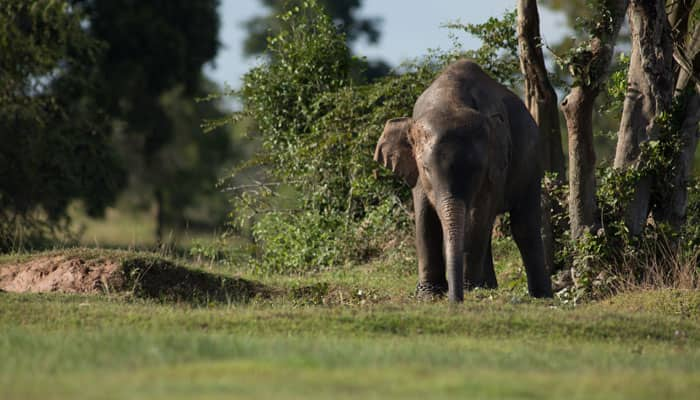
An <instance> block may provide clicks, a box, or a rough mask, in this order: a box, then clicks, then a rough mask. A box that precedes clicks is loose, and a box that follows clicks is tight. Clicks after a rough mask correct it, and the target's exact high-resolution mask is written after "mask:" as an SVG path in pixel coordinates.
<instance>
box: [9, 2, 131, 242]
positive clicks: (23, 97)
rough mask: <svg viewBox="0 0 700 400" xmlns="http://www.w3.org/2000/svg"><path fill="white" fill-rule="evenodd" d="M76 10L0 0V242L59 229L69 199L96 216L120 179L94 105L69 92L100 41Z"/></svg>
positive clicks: (84, 88) (79, 86) (78, 88)
mask: <svg viewBox="0 0 700 400" xmlns="http://www.w3.org/2000/svg"><path fill="white" fill-rule="evenodd" d="M82 18H83V15H82V14H81V13H80V10H79V9H77V8H74V7H71V6H70V5H69V4H68V3H67V2H66V1H48V0H46V1H43V0H41V1H35V2H25V1H14V0H13V1H6V2H3V3H2V4H0V54H2V57H0V141H1V142H2V147H0V251H2V250H7V249H8V248H12V247H16V246H32V242H35V241H36V240H41V239H42V238H44V237H46V236H47V235H49V236H51V235H52V234H54V233H56V232H57V231H60V230H62V229H61V227H64V226H65V224H64V223H62V222H60V220H65V218H66V208H67V206H68V204H69V203H70V202H71V201H73V200H76V199H80V200H82V201H83V202H84V203H85V206H86V209H87V211H88V213H89V214H91V215H99V214H100V213H101V212H102V211H103V210H104V208H105V206H106V205H108V204H109V203H110V202H111V201H112V200H113V199H114V197H115V195H116V193H117V192H118V190H119V189H120V187H121V186H122V185H123V183H124V175H123V170H122V169H121V167H120V162H119V160H118V157H117V155H116V154H115V152H114V150H113V146H112V143H111V141H110V136H109V134H108V131H107V129H106V120H105V118H104V114H103V113H101V112H100V109H99V107H98V106H97V105H96V104H95V103H94V102H93V101H92V100H91V99H89V98H85V99H84V100H82V101H78V102H76V101H74V99H75V98H76V97H80V96H81V95H82V94H84V93H86V92H88V91H90V90H92V86H91V85H90V83H91V82H90V81H89V80H88V76H89V72H88V71H89V70H90V68H92V66H93V65H94V62H95V60H96V58H97V57H99V54H100V53H101V50H102V47H101V45H100V42H98V41H96V40H94V38H92V37H90V36H89V35H87V34H86V33H85V32H84V30H83V29H82V25H81V23H82ZM46 219H48V223H46V222H45V220H46Z"/></svg>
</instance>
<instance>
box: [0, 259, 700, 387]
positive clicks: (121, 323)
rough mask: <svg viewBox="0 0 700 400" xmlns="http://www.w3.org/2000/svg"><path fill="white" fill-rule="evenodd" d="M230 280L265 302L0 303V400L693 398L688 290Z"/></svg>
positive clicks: (42, 299) (1, 299)
mask: <svg viewBox="0 0 700 400" xmlns="http://www.w3.org/2000/svg"><path fill="white" fill-rule="evenodd" d="M81 252H82V253H81ZM69 253H71V254H84V256H85V257H90V256H94V257H97V256H111V257H117V256H120V257H122V258H121V259H123V260H133V259H135V258H136V259H140V258H143V257H145V256H146V255H143V254H134V253H128V252H122V253H120V252H105V251H94V250H91V251H86V250H79V249H78V250H70V251H69ZM13 257H14V258H13ZM18 257H20V258H21V257H24V258H25V259H26V256H5V257H3V258H0V264H2V263H3V262H8V261H12V260H17V259H18ZM150 257H154V258H157V257H156V256H155V255H150ZM180 262H182V261H180ZM509 262H510V261H507V260H506V261H503V262H502V265H506V264H508V263H509ZM0 268H2V267H1V266H0ZM199 268H200V269H204V270H205V271H210V272H217V273H223V274H224V275H231V274H233V273H235V272H236V271H234V270H231V269H230V267H228V268H224V269H217V268H216V266H215V265H211V264H207V265H204V266H199ZM500 269H501V275H503V274H505V273H506V272H507V274H508V275H509V276H511V277H512V282H517V281H519V279H520V278H519V277H518V276H517V272H513V271H512V270H508V271H505V270H504V269H503V266H502V267H501V268H500ZM239 272H240V273H242V274H243V275H244V277H247V278H255V279H261V280H262V281H263V283H264V284H265V285H267V286H269V287H274V288H277V290H276V291H275V294H274V295H273V296H272V297H260V298H253V299H252V300H250V299H249V300H247V301H246V302H245V303H235V302H232V303H226V302H218V303H189V302H175V303H173V302H168V301H165V300H164V299H158V298H156V299H143V298H139V297H136V296H128V295H127V296H125V295H123V294H122V295H110V296H76V295H60V294H50V295H49V294H32V295H28V294H22V295H21V294H11V293H0V399H3V400H5V399H75V398H95V399H123V398H133V399H161V398H162V399H166V398H167V399H189V398H197V399H230V398H241V399H267V398H276V399H277V398H280V399H324V398H333V399H336V398H340V399H343V398H348V399H350V398H352V399H355V398H371V399H374V398H377V399H380V398H381V399H383V398H400V399H414V398H417V399H441V398H470V399H480V398H494V399H561V398H571V399H625V398H633V399H659V398H677V399H684V398H688V399H692V398H696V396H697V393H698V390H700V346H698V345H699V344H700V315H699V313H698V311H699V310H700V293H698V292H697V291H678V290H659V291H646V292H634V293H626V294H622V295H618V296H616V297H614V298H611V299H608V300H605V301H600V302H595V303H589V304H583V305H579V306H577V307H572V306H571V305H567V304H562V303H560V302H558V301H556V300H549V301H546V300H545V301H543V300H533V299H530V298H529V297H527V296H524V295H523V292H522V287H520V286H518V285H512V287H504V288H503V289H500V290H497V291H477V292H473V293H470V294H468V296H467V299H466V301H465V303H464V304H462V305H458V306H451V305H450V304H448V303H447V302H445V301H436V302H418V301H416V300H415V299H414V298H413V297H412V296H411V292H412V287H413V285H414V284H415V282H414V280H415V277H414V276H413V274H412V273H410V272H409V270H408V269H407V268H404V267H402V266H393V265H387V264H386V263H384V264H382V263H378V264H369V265H364V266H357V267H346V268H341V269H336V270H332V271H325V272H319V273H315V274H308V275H305V276H297V277H288V276H267V277H260V276H255V275H249V274H248V273H246V272H241V271H239Z"/></svg>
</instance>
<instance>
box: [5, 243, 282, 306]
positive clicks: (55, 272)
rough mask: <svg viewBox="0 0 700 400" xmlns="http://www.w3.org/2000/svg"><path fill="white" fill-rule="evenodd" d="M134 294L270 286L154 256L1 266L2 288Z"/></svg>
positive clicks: (222, 294)
mask: <svg viewBox="0 0 700 400" xmlns="http://www.w3.org/2000/svg"><path fill="white" fill-rule="evenodd" d="M2 291H6V292H18V293H25V292H30V293H37V292H41V293H44V292H60V293H129V294H133V295H134V296H137V297H144V298H152V299H159V300H164V301H184V302H194V303H208V302H246V301H249V300H250V299H252V298H254V297H268V296H269V295H270V290H269V288H267V287H265V286H263V285H262V284H260V283H257V282H253V281H249V280H245V279H242V278H237V277H228V276H222V275H217V274H211V273H208V272H205V271H200V270H196V269H191V268H186V267H183V266H180V265H177V264H175V263H173V262H171V261H167V260H164V259H162V258H159V257H157V256H153V255H144V256H130V257H80V256H71V255H60V254H59V255H43V256H36V257H34V258H31V259H29V260H24V261H18V262H12V263H8V264H4V265H0V292H2Z"/></svg>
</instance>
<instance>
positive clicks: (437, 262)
mask: <svg viewBox="0 0 700 400" xmlns="http://www.w3.org/2000/svg"><path fill="white" fill-rule="evenodd" d="M538 140H539V130H538V128H537V125H536V124H535V121H534V120H533V119H532V117H531V116H530V113H529V112H528V110H527V108H526V107H525V105H524V104H523V102H522V101H521V100H520V99H519V98H518V97H517V96H516V95H515V94H513V93H512V92H511V91H509V90H508V89H507V88H506V87H504V86H503V85H501V84H499V83H498V82H496V81H494V80H493V79H492V78H491V77H489V76H488V75H487V74H486V73H485V72H484V71H483V70H482V69H481V68H480V67H479V66H478V65H477V64H475V63H473V62H471V61H467V60H460V61H457V62H455V63H453V64H451V65H450V66H448V67H447V68H446V69H445V70H444V71H443V72H442V73H441V74H440V75H439V76H438V78H437V79H436V80H435V81H434V82H433V83H432V85H430V87H429V88H428V89H426V90H425V92H423V94H421V96H420V97H419V98H418V100H417V101H416V104H415V106H414V107H413V118H395V119H391V120H389V121H388V122H387V123H386V126H385V127H384V132H383V134H382V136H381V138H380V139H379V142H378V143H377V148H376V151H375V154H374V159H375V160H376V161H377V162H379V163H381V164H383V165H384V166H385V167H387V168H390V169H391V170H392V171H393V172H394V173H395V174H397V175H398V176H400V177H401V178H403V180H404V181H406V183H408V185H410V186H411V187H412V188H413V203H414V207H415V220H416V248H417V251H418V271H419V272H418V273H419V281H418V286H417V291H418V294H419V295H442V294H444V293H445V291H447V292H448V297H449V299H450V300H451V301H453V302H459V301H462V300H463V290H464V288H467V289H471V288H475V287H486V288H495V287H496V286H497V282H496V274H495V272H494V268H493V258H492V255H491V231H492V228H493V224H494V220H495V218H496V216H497V215H498V214H500V213H503V212H506V211H509V212H510V216H511V230H512V234H513V238H514V239H515V242H516V243H517V245H518V248H519V250H520V254H521V256H522V258H523V262H524V264H525V271H526V273H527V284H528V290H529V293H530V295H532V296H535V297H551V296H552V285H551V281H550V278H549V275H548V274H547V273H546V272H545V269H544V253H543V248H542V238H541V235H540V225H541V221H540V191H541V188H540V182H541V179H542V168H541V166H540V163H539V156H538V152H537V149H538ZM445 274H447V279H445Z"/></svg>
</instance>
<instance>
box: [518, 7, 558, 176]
mask: <svg viewBox="0 0 700 400" xmlns="http://www.w3.org/2000/svg"><path fill="white" fill-rule="evenodd" d="M539 24H540V18H539V14H538V12H537V1H536V0H518V46H519V48H520V70H521V71H522V73H523V76H524V77H525V104H526V105H527V108H528V110H529V111H530V114H532V117H533V118H534V119H535V122H537V126H539V127H540V137H541V139H542V140H541V142H540V154H541V155H542V167H543V168H544V170H545V171H551V172H556V173H557V174H558V175H559V177H563V176H564V169H565V168H564V153H563V151H562V146H561V129H560V126H559V108H558V107H557V94H556V92H555V91H554V87H552V84H551V83H550V81H549V77H548V75H547V68H546V67H545V64H544V56H543V55H542V48H541V41H540V27H539Z"/></svg>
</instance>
